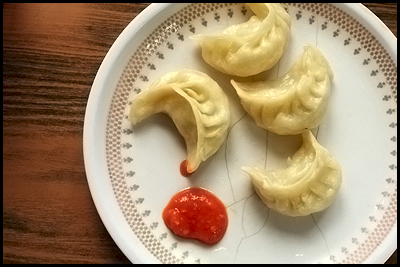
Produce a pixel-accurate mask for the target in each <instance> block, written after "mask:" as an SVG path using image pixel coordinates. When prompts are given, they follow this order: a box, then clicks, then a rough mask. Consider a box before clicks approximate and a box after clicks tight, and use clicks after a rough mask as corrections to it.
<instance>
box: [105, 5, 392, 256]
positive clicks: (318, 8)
mask: <svg viewBox="0 0 400 267" xmlns="http://www.w3.org/2000/svg"><path fill="white" fill-rule="evenodd" d="M231 5H233V4H231V3H219V4H209V3H208V4H206V3H199V4H191V5H189V6H187V7H185V8H183V9H182V10H180V11H179V12H177V13H175V14H174V15H172V16H170V17H169V18H168V19H166V20H165V21H164V22H162V23H160V25H159V26H158V27H157V28H156V29H155V30H154V31H153V32H152V33H150V34H149V35H148V37H147V38H146V39H145V40H144V41H143V42H142V43H141V45H140V46H139V48H138V49H137V50H136V51H135V52H134V53H133V55H132V57H131V58H130V60H129V62H128V64H127V65H126V67H125V68H124V70H123V73H122V75H121V77H120V79H119V81H118V83H117V86H116V88H115V91H114V94H113V97H112V101H111V104H110V107H109V113H108V119H107V130H106V140H105V141H106V157H107V165H108V172H109V177H110V181H111V185H112V188H113V191H114V195H115V198H116V200H117V202H118V205H119V207H120V209H121V211H122V213H123V215H124V217H125V219H126V222H127V223H128V224H129V226H130V228H131V229H132V231H133V232H134V234H135V235H136V236H137V237H138V239H139V240H140V241H141V242H142V244H143V246H145V247H146V249H147V250H148V251H149V252H150V253H151V254H152V255H154V256H155V257H156V258H157V259H158V260H159V261H160V262H162V263H183V261H184V259H185V258H186V257H185V255H182V257H181V258H178V257H176V256H175V255H174V254H173V253H172V252H171V248H170V249H168V248H165V247H164V246H163V244H162V243H161V240H162V239H163V238H165V236H161V237H157V236H155V235H154V234H153V232H152V229H153V228H154V227H156V225H150V226H148V225H146V223H145V222H144V220H143V217H145V216H146V214H142V213H140V212H139V211H138V209H137V207H136V205H137V204H138V202H135V201H134V200H132V199H131V195H130V191H132V190H138V188H139V185H136V184H135V185H133V186H128V184H127V183H126V179H125V177H127V176H129V177H133V176H134V174H135V173H134V172H133V171H131V172H128V173H124V171H123V164H127V163H129V162H131V161H132V159H131V158H129V157H123V156H122V153H121V149H122V148H124V147H125V148H126V147H127V146H129V144H122V143H121V134H131V132H129V129H123V127H122V121H123V120H127V116H126V115H125V114H124V110H125V107H126V105H127V102H128V97H129V95H130V94H131V92H132V91H133V92H135V93H139V92H140V91H141V89H140V88H137V87H135V86H134V85H135V81H136V80H137V79H140V80H142V81H146V79H147V77H146V76H144V75H141V71H142V70H143V68H145V67H146V66H147V67H149V68H150V69H151V68H155V66H154V65H152V64H151V63H149V62H148V59H149V58H150V56H152V55H154V54H156V55H157V56H158V57H159V58H161V57H163V55H162V54H160V53H159V52H158V51H157V48H158V47H159V46H160V45H166V46H167V47H168V48H169V49H173V44H172V43H170V42H168V38H169V37H170V36H171V35H172V34H173V33H177V34H178V37H179V38H183V36H182V37H181V36H179V32H178V31H179V29H180V28H181V27H183V26H184V25H187V24H188V23H190V22H191V21H192V20H194V19H197V18H202V16H203V15H204V14H208V13H210V12H214V11H217V10H219V9H221V8H224V7H227V6H231ZM284 6H286V7H288V6H292V7H294V8H296V9H298V11H297V13H296V15H295V16H296V19H298V20H299V19H302V16H303V14H302V10H303V11H308V12H311V13H312V14H314V15H312V16H311V17H307V18H306V19H308V20H309V23H310V24H312V23H314V21H315V16H321V17H323V18H325V20H326V21H325V22H324V23H323V24H321V25H320V27H321V29H322V30H325V29H328V24H333V25H334V27H335V30H334V31H333V32H332V36H333V37H337V36H339V35H340V34H341V33H342V32H343V31H344V32H347V34H349V35H350V38H348V39H345V40H344V42H343V45H344V46H346V45H348V44H349V43H351V42H358V43H360V47H359V48H357V49H355V50H354V51H352V53H353V54H354V55H355V56H357V55H358V54H360V52H361V51H362V50H365V51H367V52H368V54H369V57H368V58H365V59H364V60H363V61H361V62H362V64H364V65H366V64H369V63H370V62H371V61H372V60H374V61H375V62H376V63H377V64H378V66H379V69H376V70H373V71H372V72H371V76H375V75H376V74H377V73H382V74H383V75H384V77H385V79H384V80H383V81H381V82H379V83H378V84H377V85H376V87H377V88H382V87H385V86H390V89H391V94H390V95H385V96H384V97H383V99H382V100H383V101H388V100H389V99H392V100H393V101H395V102H396V104H397V67H396V65H395V63H394V62H393V60H392V59H391V58H390V56H389V55H388V53H387V52H386V51H385V49H384V47H383V46H382V45H381V44H380V43H379V41H378V40H377V39H376V38H375V37H374V36H373V35H372V34H371V33H370V32H368V31H367V30H366V29H365V27H364V26H362V25H361V24H360V23H359V22H358V21H356V20H355V19H353V18H352V17H351V16H349V15H348V14H346V13H345V12H343V11H342V10H340V9H339V8H336V7H334V6H328V5H327V4H318V3H311V4H301V3H291V4H284ZM242 11H243V12H247V9H246V8H245V6H244V5H242ZM230 12H232V11H230ZM215 14H217V15H215V20H217V19H218V16H219V15H218V13H217V12H216V13H215ZM228 16H231V15H229V13H228ZM303 19H304V18H303ZM202 22H203V23H204V24H203V25H206V24H207V21H206V20H204V19H203V20H202ZM329 29H331V27H329ZM157 53H159V54H157ZM388 112H389V111H388ZM395 112H396V110H390V114H391V113H395ZM388 114H389V113H388ZM388 126H389V127H391V128H395V127H397V121H395V119H394V121H393V123H392V124H390V125H388ZM393 138H394V139H393ZM392 139H393V140H392ZM392 139H391V140H392V141H393V142H396V141H397V138H396V137H395V136H393V137H392ZM393 153H394V155H397V154H396V151H395V150H394V152H393ZM389 168H391V169H392V170H394V169H397V165H396V164H395V163H394V164H392V165H390V166H389ZM386 181H387V182H388V183H396V190H395V192H393V193H392V194H391V195H390V198H391V199H390V201H389V204H388V205H387V207H386V210H385V212H384V215H383V218H384V220H382V221H380V222H378V223H377V224H376V227H375V228H374V229H370V230H369V231H368V237H367V238H366V239H365V240H363V241H360V242H359V241H358V240H357V239H356V238H353V240H352V242H353V243H354V244H357V249H356V250H355V251H352V252H350V251H349V250H348V249H347V248H342V252H343V253H344V255H345V256H344V259H343V260H340V262H341V263H359V262H363V260H365V259H366V258H367V257H368V255H369V254H370V253H371V252H373V251H374V250H375V249H376V247H377V246H378V245H379V243H380V241H381V240H382V239H383V238H384V237H385V236H386V235H387V234H388V232H389V231H390V229H391V228H392V226H393V225H394V223H395V222H396V221H397V216H396V214H397V179H396V177H392V178H388V179H386ZM141 201H143V199H142V200H141ZM377 208H379V207H377ZM370 219H371V218H370ZM373 219H374V218H373ZM373 219H371V220H373ZM361 230H362V229H361ZM342 256H343V255H342ZM331 261H332V262H336V259H335V256H331ZM197 262H200V261H199V260H198V261H197Z"/></svg>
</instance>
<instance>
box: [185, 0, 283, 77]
mask: <svg viewBox="0 0 400 267" xmlns="http://www.w3.org/2000/svg"><path fill="white" fill-rule="evenodd" d="M247 5H248V6H249V7H250V8H251V10H252V11H253V12H254V13H255V15H254V16H252V17H251V18H250V19H249V20H248V21H247V22H244V23H241V24H237V25H232V26H229V27H228V28H226V29H225V30H224V31H223V32H221V33H218V34H199V35H195V36H192V39H194V40H196V41H197V42H198V43H199V44H200V46H201V47H202V57H203V59H204V60H205V61H206V62H207V63H208V64H209V65H211V66H212V67H214V68H215V69H217V70H219V71H221V72H223V73H225V74H230V75H236V76H240V77H247V76H251V75H255V74H258V73H260V72H262V71H265V70H268V69H270V68H272V67H273V66H274V65H275V64H276V63H277V62H278V60H279V59H280V58H281V56H282V54H283V53H284V52H285V50H286V47H287V43H288V41H289V37H290V27H291V19H290V16H289V15H288V13H287V12H286V11H285V9H284V8H283V7H282V6H281V5H280V4H278V3H251V4H250V3H248V4H247Z"/></svg>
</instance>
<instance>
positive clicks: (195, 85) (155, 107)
mask: <svg viewBox="0 0 400 267" xmlns="http://www.w3.org/2000/svg"><path fill="white" fill-rule="evenodd" d="M160 112H163V113H166V114H167V115H168V116H169V117H171V119H172V120H173V122H174V124H175V126H176V127H177V129H178V131H179V133H180V134H181V135H182V136H183V138H184V139H185V143H186V149H187V159H186V160H187V162H186V163H187V172H188V173H192V172H194V171H195V170H196V169H197V168H198V167H199V165H200V163H201V162H202V161H205V160H206V159H207V158H209V157H210V156H211V155H213V154H214V153H215V152H216V151H217V150H218V149H219V147H220V146H221V145H222V143H223V142H224V140H225V138H226V135H227V130H228V128H229V125H230V109H229V103H228V98H227V96H226V95H225V93H224V92H223V90H222V88H221V87H220V86H219V85H218V84H217V82H215V81H214V80H213V79H211V78H210V77H209V76H208V75H206V74H205V73H202V72H200V71H196V70H189V69H184V70H179V71H175V72H170V73H167V74H166V75H164V76H162V77H161V78H159V79H158V80H156V81H155V82H154V83H153V84H151V85H150V87H148V88H147V89H146V90H143V91H142V92H141V93H140V94H138V95H137V96H136V98H135V99H134V100H133V102H132V105H131V109H130V114H129V119H130V121H131V122H132V123H133V124H137V123H139V122H140V121H142V120H143V119H145V118H147V117H148V116H150V115H152V114H155V113H160Z"/></svg>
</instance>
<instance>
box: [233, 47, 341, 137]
mask: <svg viewBox="0 0 400 267" xmlns="http://www.w3.org/2000/svg"><path fill="white" fill-rule="evenodd" d="M332 81H333V71H332V69H331V67H330V65H329V63H328V61H327V60H326V58H325V57H324V55H323V54H322V53H321V51H319V49H318V48H317V47H315V46H314V45H311V44H308V45H306V46H304V51H303V54H302V56H301V57H300V58H299V59H298V60H297V61H296V62H295V63H294V64H293V66H292V67H291V69H290V70H289V71H288V72H287V73H286V74H284V75H283V76H281V77H279V78H277V79H275V80H266V81H257V82H246V83H239V82H236V81H234V80H231V84H232V85H233V87H234V88H235V89H236V92H237V94H238V96H239V98H240V100H241V104H242V106H243V107H244V109H245V110H246V111H247V113H249V115H250V116H251V117H252V118H253V119H254V120H255V122H256V123H257V125H258V126H260V127H262V128H265V129H267V130H269V131H271V132H274V133H276V134H280V135H295V134H299V133H301V132H302V131H303V130H305V129H312V128H315V127H317V126H318V125H319V124H320V123H321V121H322V120H323V118H324V117H325V114H326V111H327V107H328V103H329V99H330V91H331V86H332Z"/></svg>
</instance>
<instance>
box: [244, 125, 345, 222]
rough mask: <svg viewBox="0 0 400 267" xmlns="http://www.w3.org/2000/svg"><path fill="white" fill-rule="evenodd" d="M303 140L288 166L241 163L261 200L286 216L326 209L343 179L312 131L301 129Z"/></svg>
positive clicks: (337, 164) (339, 170)
mask: <svg viewBox="0 0 400 267" xmlns="http://www.w3.org/2000/svg"><path fill="white" fill-rule="evenodd" d="M302 136H303V144H302V146H301V147H300V149H299V150H297V151H296V152H295V153H294V154H293V157H292V158H290V157H289V158H288V162H287V164H288V166H287V168H283V169H277V170H273V171H271V170H265V169H260V168H257V167H255V168H250V167H243V168H242V169H243V170H244V171H245V172H246V173H247V174H248V175H249V176H250V178H251V180H252V182H253V185H254V188H255V190H256V192H257V194H258V195H259V197H260V198H261V200H262V201H263V202H264V204H266V205H267V206H268V207H269V208H270V209H272V210H275V211H277V212H279V213H281V214H283V215H288V216H293V217H295V216H305V215H309V214H311V213H315V212H319V211H322V210H324V209H326V208H327V207H328V206H329V205H330V204H331V203H332V202H333V200H334V198H335V196H336V195H337V192H338V190H339V188H340V185H341V183H342V171H341V167H340V165H339V163H338V162H337V161H336V160H335V159H334V158H333V157H332V155H331V154H330V153H329V152H328V150H327V149H326V148H324V147H322V146H321V145H320V144H319V143H318V142H317V140H316V139H315V137H314V135H313V134H312V133H311V131H309V130H306V131H304V132H303V133H302Z"/></svg>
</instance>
